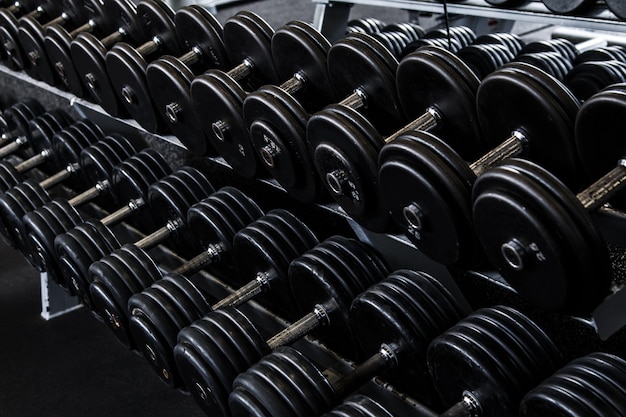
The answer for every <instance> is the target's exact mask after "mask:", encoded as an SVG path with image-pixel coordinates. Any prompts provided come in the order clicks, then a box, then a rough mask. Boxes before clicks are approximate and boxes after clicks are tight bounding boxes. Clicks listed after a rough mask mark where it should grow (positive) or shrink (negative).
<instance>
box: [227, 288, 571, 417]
mask: <svg viewBox="0 0 626 417" xmlns="http://www.w3.org/2000/svg"><path fill="white" fill-rule="evenodd" d="M426 297H427V296H426ZM357 300H358V298H357ZM413 302H415V301H413ZM404 304H405V305H406V302H405V303H404ZM420 304H421V303H420ZM428 307H429V308H433V307H435V308H436V307H437V306H432V305H429V306H428ZM385 308H390V307H389V306H385ZM438 308H439V309H441V306H439V307H438ZM374 309H375V310H378V306H375V307H374ZM379 311H381V310H379ZM420 311H421V310H420ZM427 311H428V310H427ZM434 311H437V310H431V311H430V312H431V313H432V312H434ZM422 312H423V311H422ZM426 314H428V312H426ZM400 317H401V318H402V319H405V318H406V319H408V320H410V321H416V320H418V318H417V317H415V316H411V315H408V316H407V313H404V315H401V316H400ZM397 318H398V317H396V318H394V319H397ZM385 319H386V320H387V321H392V320H394V319H392V318H389V317H387V318H385ZM429 321H430V320H426V321H425V322H422V323H419V325H418V327H417V328H416V329H410V328H408V327H407V328H402V327H400V326H395V329H390V330H388V331H387V332H386V334H384V335H383V340H384V339H385V336H386V338H390V339H392V340H393V339H395V340H393V342H388V343H385V344H382V345H381V346H380V348H379V349H380V350H379V352H378V353H376V354H375V355H373V356H372V357H371V358H370V359H368V360H367V361H365V362H364V363H363V364H362V365H360V366H357V367H356V368H355V369H353V370H352V371H351V372H349V373H348V374H346V375H344V376H343V377H342V378H341V379H338V380H334V381H333V382H331V381H329V379H328V377H326V376H325V375H324V374H323V373H322V372H323V371H322V369H320V368H319V367H318V366H317V365H315V364H314V363H313V362H312V361H311V360H310V359H308V358H307V357H306V356H305V355H304V354H302V353H300V352H299V351H297V350H296V349H294V348H288V347H282V348H280V349H278V350H276V351H274V352H273V353H271V354H269V355H267V356H265V357H264V358H263V359H262V360H261V361H259V362H258V363H257V364H255V365H254V366H252V367H250V368H249V369H248V370H247V371H246V372H244V373H242V374H240V375H239V376H238V377H237V378H236V379H235V381H234V383H233V392H232V393H231V395H230V408H231V412H232V415H233V416H234V417H238V416H244V415H255V416H263V415H267V416H277V415H281V416H309V415H310V416H317V415H320V414H322V413H323V412H325V411H327V410H328V409H330V408H331V407H332V405H333V403H334V402H336V401H337V400H338V399H340V398H342V397H343V396H345V395H346V394H349V393H350V392H352V391H354V389H355V388H358V387H360V386H361V385H362V384H363V383H365V382H366V381H368V380H369V379H370V378H371V377H372V376H374V375H377V374H378V373H380V372H381V371H383V370H385V369H389V368H399V367H400V366H403V365H404V364H405V363H412V362H414V361H415V359H413V360H411V359H410V358H409V357H408V355H407V353H408V352H407V351H411V350H420V349H425V348H426V347H425V345H423V346H421V347H416V346H415V344H416V343H420V344H424V342H426V343H428V340H427V339H428V335H427V334H425V335H421V334H420V335H419V336H417V334H416V332H417V331H418V330H417V329H421V328H424V326H426V325H427V323H429ZM472 324H476V325H477V326H480V329H481V330H482V332H480V333H479V332H476V331H475V330H474V329H473V328H472V327H471V325H472ZM433 330H435V331H437V330H439V329H437V328H431V329H429V331H430V332H432V331H433ZM398 331H400V333H401V334H399V335H395V337H394V333H397V332H398ZM457 335H458V336H457ZM410 336H413V337H412V338H411V339H406V338H407V337H410ZM455 336H456V337H458V339H457V338H455ZM379 339H380V337H379ZM475 339H479V340H481V341H483V342H485V343H488V344H487V345H480V344H478V345H477V344H469V343H466V342H467V341H471V340H475ZM466 345H467V346H466ZM457 346H462V347H464V348H466V349H465V350H454V348H455V347H457ZM446 359H447V360H448V361H449V362H445V360H446ZM463 359H465V360H466V361H467V362H462V360H463ZM559 360H560V357H559V353H558V351H557V349H556V347H555V346H554V344H553V342H552V341H551V340H550V339H549V338H548V336H547V335H546V334H545V333H544V332H543V331H542V330H541V329H540V328H539V327H537V325H536V324H535V323H533V322H532V321H531V320H530V319H529V318H528V317H526V316H524V315H523V314H522V313H520V312H518V311H517V310H514V309H512V308H510V307H505V306H496V307H493V308H489V309H482V310H479V311H476V312H475V313H473V314H471V315H470V316H468V317H467V318H465V319H463V320H461V321H460V322H459V323H457V324H456V325H455V326H454V327H452V328H451V329H450V330H448V331H446V332H445V333H444V334H443V335H441V336H438V337H437V338H435V339H434V340H433V341H432V342H431V344H430V346H429V347H428V366H429V369H430V373H431V375H432V376H433V381H434V383H435V385H436V387H437V388H438V390H439V391H440V393H441V394H442V395H441V396H442V398H443V400H444V401H449V398H448V397H450V396H452V397H453V398H455V396H456V395H457V394H459V395H458V397H460V394H461V392H458V393H457V392H456V391H458V386H462V387H466V388H467V391H466V392H465V393H466V394H467V395H468V397H469V396H470V395H471V396H472V398H471V400H473V401H474V403H473V404H476V405H477V406H478V407H479V408H477V409H475V410H474V409H472V410H471V412H468V410H465V409H462V408H461V407H458V409H457V408H454V409H450V410H448V411H447V412H445V413H443V414H441V415H442V416H446V417H452V416H455V417H461V416H477V417H479V416H481V417H482V416H485V417H487V416H504V415H513V413H514V412H515V410H516V409H517V405H518V403H519V400H520V399H521V396H522V395H523V394H524V393H525V392H526V390H528V389H530V388H532V387H533V386H534V385H536V384H537V383H538V382H539V381H540V380H541V379H542V378H543V377H544V376H545V374H547V373H549V372H550V371H551V370H552V369H554V368H555V367H557V366H558V362H559ZM420 365H421V364H420ZM435 365H437V366H440V367H439V368H434V366H435ZM452 365H455V366H457V368H456V369H455V368H454V367H453V366H452ZM422 366H423V365H422ZM398 370H400V369H398ZM406 370H407V368H404V369H402V371H406ZM445 371H449V372H447V373H445V374H444V375H442V372H445ZM287 375H289V376H288V377H286V376H287ZM413 383H415V380H413ZM445 383H448V385H445ZM455 385H456V386H455ZM415 389H416V390H424V389H426V384H420V386H417V387H415ZM286 393H288V394H286ZM313 393H315V394H313ZM281 395H287V396H288V398H289V399H290V401H288V402H287V401H277V399H278V398H280V396H281ZM458 397H456V398H458ZM467 402H469V400H467Z"/></svg>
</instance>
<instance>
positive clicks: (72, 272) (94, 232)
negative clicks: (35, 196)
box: [24, 149, 172, 310]
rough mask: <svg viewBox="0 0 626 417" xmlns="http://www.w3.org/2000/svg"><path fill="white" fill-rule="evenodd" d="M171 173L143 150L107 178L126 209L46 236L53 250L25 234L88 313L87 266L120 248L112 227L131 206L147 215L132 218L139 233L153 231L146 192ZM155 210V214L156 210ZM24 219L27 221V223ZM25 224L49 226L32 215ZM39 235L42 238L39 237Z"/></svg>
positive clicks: (159, 159)
mask: <svg viewBox="0 0 626 417" xmlns="http://www.w3.org/2000/svg"><path fill="white" fill-rule="evenodd" d="M171 173H172V172H171V169H170V167H169V165H168V164H167V162H166V161H165V159H164V158H163V156H161V155H160V154H159V153H158V152H156V151H155V150H153V149H144V150H142V151H141V152H139V153H137V154H135V155H133V156H131V157H130V158H128V159H126V160H125V161H123V162H122V163H120V164H118V165H116V166H115V168H113V173H112V175H111V176H112V178H113V181H112V182H113V187H114V189H115V193H116V195H117V197H118V200H119V201H123V202H126V203H127V205H126V206H124V207H121V208H120V209H119V210H116V211H115V212H112V213H111V214H110V215H108V216H106V217H104V218H102V219H100V220H97V219H94V218H91V219H88V220H87V221H84V222H82V223H80V224H76V225H74V226H73V227H72V228H68V229H67V230H65V231H64V232H62V231H61V230H60V229H58V230H54V233H51V234H50V235H51V236H52V235H54V236H55V237H54V238H53V239H54V245H53V247H54V250H53V249H51V248H50V249H48V247H47V243H48V241H47V239H45V238H44V237H43V236H39V234H34V233H32V232H31V233H30V234H29V238H30V239H31V242H32V243H33V246H35V247H38V246H42V247H43V246H44V245H46V246H45V247H46V251H45V254H47V253H50V254H56V257H55V258H56V259H55V260H54V262H55V263H56V264H57V265H58V268H59V272H60V276H61V277H62V279H63V280H64V282H66V283H67V285H68V286H69V287H70V289H71V291H72V292H74V293H76V295H77V296H78V297H79V300H80V301H81V302H82V303H83V304H84V305H85V306H86V307H88V308H89V309H90V310H93V307H92V304H93V303H92V301H91V296H90V294H89V283H90V280H89V275H88V270H89V266H90V265H91V264H92V263H93V262H95V261H97V260H99V259H101V258H102V257H104V256H105V255H108V254H109V253H111V252H112V251H113V250H114V249H117V248H119V247H121V246H122V243H120V240H119V239H118V238H117V237H116V236H115V235H114V234H113V229H112V226H113V225H115V224H117V223H119V221H121V220H124V219H125V218H126V216H127V215H130V214H131V212H134V210H133V207H132V206H140V207H138V208H140V209H142V212H146V211H147V212H148V213H147V215H142V216H133V222H134V223H137V224H138V225H139V226H140V227H141V229H142V230H154V229H155V228H156V227H155V224H154V220H153V216H152V214H151V213H150V207H147V206H146V202H147V200H148V198H147V196H146V191H147V189H148V187H149V186H150V185H151V184H153V183H155V182H156V181H157V180H159V179H161V178H163V177H165V176H166V175H170V174H171ZM138 196H139V198H137V197H138ZM129 209H130V210H129ZM155 209H156V210H159V208H158V207H156V208H155ZM27 217H29V218H28V220H27ZM29 221H30V222H32V225H31V226H30V227H29V229H30V230H35V228H36V227H38V228H39V229H41V230H42V231H45V230H46V226H49V225H51V224H52V222H49V223H48V224H44V225H38V223H37V219H36V215H32V216H31V215H27V216H24V222H25V223H27V225H28V222H29ZM49 227H52V226H49ZM54 227H56V226H54ZM40 234H41V235H43V233H40ZM53 257H54V256H53Z"/></svg>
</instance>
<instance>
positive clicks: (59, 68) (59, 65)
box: [54, 62, 65, 80]
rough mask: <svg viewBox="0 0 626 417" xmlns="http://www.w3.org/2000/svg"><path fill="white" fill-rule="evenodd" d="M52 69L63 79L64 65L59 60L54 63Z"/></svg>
mask: <svg viewBox="0 0 626 417" xmlns="http://www.w3.org/2000/svg"><path fill="white" fill-rule="evenodd" d="M54 69H55V70H56V72H57V74H59V77H61V79H63V80H65V66H64V65H63V64H62V63H61V62H55V63H54Z"/></svg>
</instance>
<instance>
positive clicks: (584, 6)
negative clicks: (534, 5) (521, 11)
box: [541, 0, 597, 14]
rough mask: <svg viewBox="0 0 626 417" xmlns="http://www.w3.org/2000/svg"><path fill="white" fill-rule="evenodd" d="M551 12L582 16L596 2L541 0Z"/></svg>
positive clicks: (585, 0) (583, 0)
mask: <svg viewBox="0 0 626 417" xmlns="http://www.w3.org/2000/svg"><path fill="white" fill-rule="evenodd" d="M541 1H542V3H543V4H545V5H546V7H547V8H548V9H550V11H551V12H553V13H557V14H584V13H586V12H587V11H589V10H590V9H591V8H592V6H593V5H595V4H596V3H597V2H596V0H541Z"/></svg>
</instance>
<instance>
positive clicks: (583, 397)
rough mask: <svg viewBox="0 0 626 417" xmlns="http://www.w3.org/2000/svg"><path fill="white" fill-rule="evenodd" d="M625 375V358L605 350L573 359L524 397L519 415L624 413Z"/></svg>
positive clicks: (591, 415)
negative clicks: (604, 351)
mask: <svg viewBox="0 0 626 417" xmlns="http://www.w3.org/2000/svg"><path fill="white" fill-rule="evenodd" d="M624 375H626V363H624V360H623V359H622V358H619V357H617V356H614V355H611V354H608V353H601V352H595V353H591V354H588V355H586V356H583V357H581V358H578V359H575V360H574V361H572V362H570V363H569V364H567V365H566V366H565V367H563V368H561V369H560V370H558V371H557V372H555V373H554V374H553V375H552V376H550V377H549V378H548V379H546V380H545V381H543V382H542V383H541V384H539V385H538V386H537V387H535V388H533V389H532V390H531V391H529V392H528V393H527V394H526V395H525V396H524V398H523V399H522V402H521V404H520V416H522V417H538V416H550V415H559V416H563V417H574V416H577V415H585V416H590V417H600V416H615V417H617V416H619V415H622V414H624V413H626V408H625V406H624V391H623V390H622V389H621V387H622V386H623V385H624V383H626V380H624Z"/></svg>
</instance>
